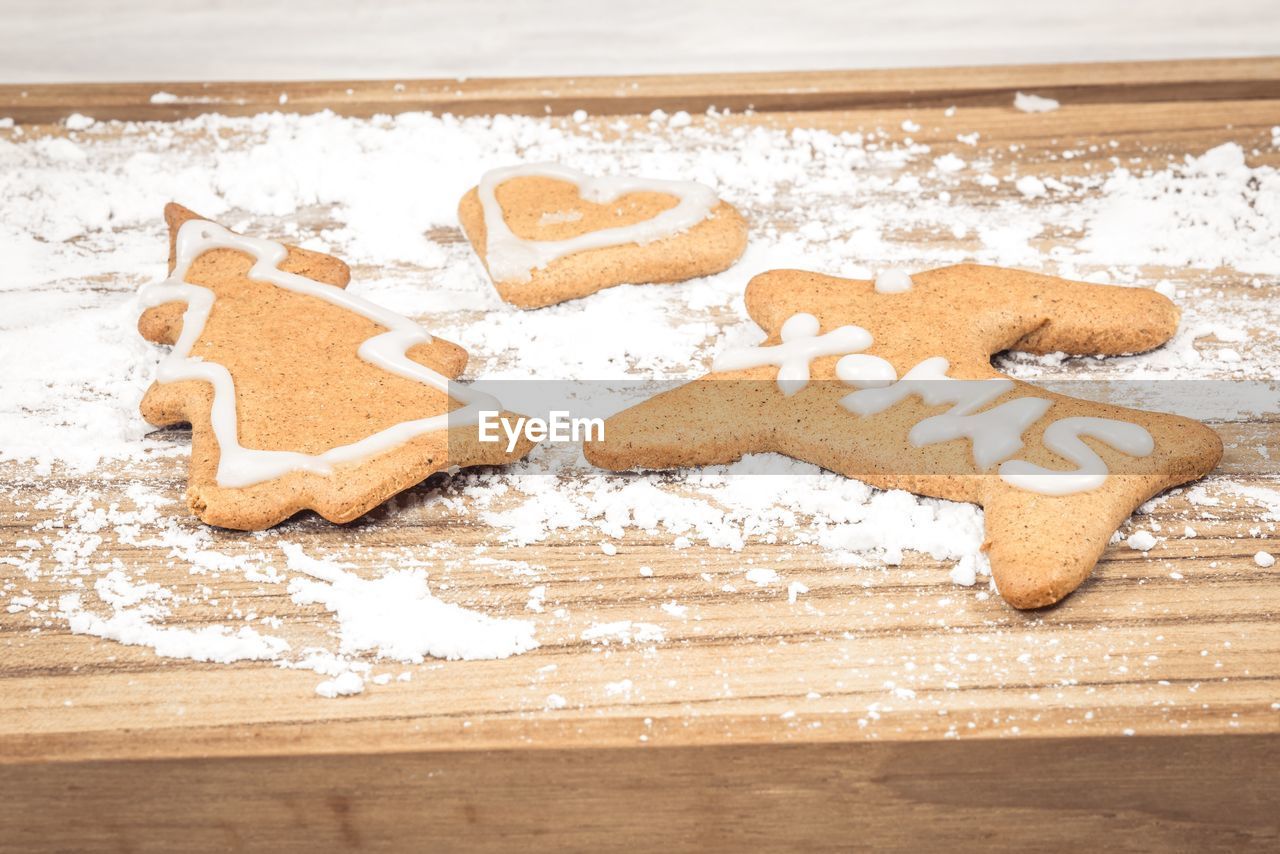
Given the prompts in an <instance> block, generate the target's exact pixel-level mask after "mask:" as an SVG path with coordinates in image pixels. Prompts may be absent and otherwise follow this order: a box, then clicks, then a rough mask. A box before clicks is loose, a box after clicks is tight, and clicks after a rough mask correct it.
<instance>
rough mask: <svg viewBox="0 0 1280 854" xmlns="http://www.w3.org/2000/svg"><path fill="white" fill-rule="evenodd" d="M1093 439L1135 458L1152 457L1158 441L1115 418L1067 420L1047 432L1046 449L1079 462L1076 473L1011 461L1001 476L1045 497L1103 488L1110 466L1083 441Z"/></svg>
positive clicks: (1054, 423) (1004, 467)
mask: <svg viewBox="0 0 1280 854" xmlns="http://www.w3.org/2000/svg"><path fill="white" fill-rule="evenodd" d="M1081 436H1091V437H1093V438H1094V439H1099V440H1101V441H1103V442H1106V443H1107V444H1108V445H1110V446H1111V447H1113V448H1115V449H1116V450H1117V451H1120V452H1121V453H1123V454H1128V455H1129V456H1131V457H1145V456H1149V455H1150V454H1151V452H1152V451H1154V450H1155V440H1154V439H1152V438H1151V434H1150V433H1148V432H1147V430H1146V429H1145V428H1143V427H1141V426H1139V425H1137V424H1131V423H1129V422H1128V421H1117V420H1115V419H1114V418H1088V417H1079V418H1063V419H1061V420H1059V421H1055V422H1053V423H1052V424H1050V425H1049V426H1048V428H1047V429H1046V430H1045V431H1044V446H1045V447H1046V448H1048V449H1049V450H1051V451H1053V452H1054V453H1055V454H1058V455H1060V456H1063V457H1066V458H1067V459H1069V460H1071V462H1073V463H1075V464H1076V466H1077V468H1076V469H1075V471H1055V470H1054V469H1047V468H1045V467H1043V466H1038V465H1034V464H1033V463H1029V462H1026V461H1025V460H1009V461H1008V462H1006V463H1003V464H1002V465H1001V466H1000V477H1001V478H1003V479H1004V480H1005V482H1007V483H1010V484H1013V485H1014V486H1016V487H1018V488H1019V489H1027V490H1030V491H1032V492H1039V493H1042V494H1044V495H1070V494H1071V493H1073V492H1084V491H1085V490H1089V489H1096V488H1097V487H1099V486H1101V485H1102V484H1103V482H1104V481H1105V480H1106V479H1107V475H1108V474H1109V472H1108V470H1107V464H1106V463H1105V462H1103V461H1102V457H1100V456H1098V455H1097V454H1096V453H1095V452H1094V450H1093V449H1092V448H1090V447H1089V446H1088V445H1086V444H1085V443H1084V442H1082V441H1080V437H1081Z"/></svg>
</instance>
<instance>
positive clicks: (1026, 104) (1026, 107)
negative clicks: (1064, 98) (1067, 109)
mask: <svg viewBox="0 0 1280 854" xmlns="http://www.w3.org/2000/svg"><path fill="white" fill-rule="evenodd" d="M1013 106H1014V109H1018V110H1021V111H1022V112H1024V113H1048V112H1052V111H1053V110H1056V109H1058V107H1059V106H1061V105H1060V104H1059V103H1058V102H1057V101H1055V100H1054V99H1053V98H1045V97H1042V96H1040V95H1028V94H1027V93H1025V92H1019V93H1018V94H1016V95H1014V96H1013Z"/></svg>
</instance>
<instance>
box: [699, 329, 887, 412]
mask: <svg viewBox="0 0 1280 854" xmlns="http://www.w3.org/2000/svg"><path fill="white" fill-rule="evenodd" d="M819 328H820V327H819V325H818V318H816V317H814V316H813V315H812V314H804V313H802V314H793V315H791V317H790V318H788V319H787V322H786V323H784V324H782V330H781V335H782V343H781V344H774V345H772V346H769V347H743V348H741V349H738V350H729V351H727V352H724V353H721V354H720V355H719V356H717V357H716V359H715V361H714V362H713V363H712V365H711V369H712V370H713V371H742V370H746V369H747V368H759V367H761V366H763V365H777V366H778V388H779V389H781V390H782V393H783V394H784V395H786V396H787V397H790V396H791V395H793V394H795V393H796V392H798V391H800V390H801V389H802V388H804V387H805V386H807V385H808V384H809V363H810V362H812V361H813V360H814V359H818V358H821V357H822V356H837V355H840V354H842V353H854V352H857V351H858V350H865V349H867V348H868V347H870V346H871V333H869V332H867V330H865V329H863V328H862V327H861V326H841V327H840V328H839V329H833V330H832V331H830V332H828V333H826V334H825V335H819V334H818V329H819ZM846 358H848V357H847V356H846ZM863 358H864V359H868V360H869V359H874V358H875V357H873V356H865V357H863ZM841 361H843V360H841ZM877 361H878V362H884V365H886V366H888V369H889V373H890V376H892V372H893V366H892V365H889V363H888V362H885V361H884V360H883V359H879V360H877ZM859 364H864V365H865V364H869V363H859ZM876 370H877V371H878V373H877V376H883V367H882V366H877V369H876ZM891 381H892V379H891Z"/></svg>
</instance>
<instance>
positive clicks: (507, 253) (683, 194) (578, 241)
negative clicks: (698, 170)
mask: <svg viewBox="0 0 1280 854" xmlns="http://www.w3.org/2000/svg"><path fill="white" fill-rule="evenodd" d="M532 177H541V178H551V179H553V180H557V181H565V182H567V183H570V184H573V185H574V186H576V187H577V188H578V194H579V195H580V196H581V197H582V198H583V199H584V200H586V201H588V202H592V203H594V204H608V203H609V202H612V201H616V200H617V199H619V198H621V197H622V196H625V195H627V194H629V193H644V192H649V193H663V194H665V195H670V196H675V197H676V198H677V199H679V203H678V204H677V205H676V206H675V207H673V208H668V209H667V210H665V211H663V212H662V213H660V214H658V215H657V216H654V217H651V218H649V219H647V220H644V221H643V222H637V223H632V224H631V225H623V226H616V227H614V228H602V229H600V230H598V231H589V232H587V233H586V234H580V235H578V236H577V237H570V238H566V239H563V240H526V239H524V238H522V237H517V236H516V234H515V233H514V232H513V231H511V228H510V227H509V226H508V225H507V221H506V218H505V217H504V216H503V214H502V207H501V205H499V204H498V199H497V195H496V193H497V189H498V187H500V186H501V185H502V184H505V183H506V182H507V181H510V180H512V179H514V178H532ZM478 195H479V197H480V206H481V209H482V210H483V212H484V224H485V264H486V266H487V267H488V268H489V275H490V276H491V277H492V278H493V280H494V281H495V282H528V281H530V280H531V279H532V278H533V276H532V271H533V270H535V269H542V268H544V267H546V266H547V265H548V264H550V263H551V262H553V261H556V260H558V259H560V258H563V257H565V256H567V255H573V254H575V253H577V252H583V251H586V250H589V249H604V248H607V247H611V246H622V245H625V244H627V243H639V244H645V243H653V242H655V241H658V240H662V239H664V238H667V237H671V236H672V235H675V234H679V233H681V232H683V231H688V230H689V229H690V228H693V227H694V226H695V225H697V224H698V223H700V222H702V221H703V220H705V219H706V218H707V217H708V216H710V215H711V211H712V209H713V208H714V207H715V206H716V205H717V204H718V203H719V201H720V198H719V196H717V195H716V192H715V190H713V189H711V188H710V187H708V186H707V185H705V184H699V183H698V182H696V181H668V180H662V179H658V178H639V177H634V176H630V175H606V176H600V177H593V176H591V175H588V174H586V173H585V172H580V171H578V170H577V169H574V168H572V167H569V166H564V165H561V164H559V163H549V162H548V163H529V164H521V165H519V166H507V167H503V168H500V169H491V170H490V171H488V172H486V173H485V174H484V176H483V177H482V178H481V179H480V185H479V187H478Z"/></svg>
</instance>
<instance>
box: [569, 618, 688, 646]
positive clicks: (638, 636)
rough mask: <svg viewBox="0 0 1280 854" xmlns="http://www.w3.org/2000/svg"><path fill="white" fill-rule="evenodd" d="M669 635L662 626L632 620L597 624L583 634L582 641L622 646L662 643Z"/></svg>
mask: <svg viewBox="0 0 1280 854" xmlns="http://www.w3.org/2000/svg"><path fill="white" fill-rule="evenodd" d="M666 636H667V633H666V631H665V630H664V629H663V628H662V626H658V625H655V624H653V623H637V622H632V621H631V620H618V621H616V622H612V623H597V624H595V625H593V626H591V627H590V628H588V629H587V630H586V631H584V632H583V633H582V639H583V640H584V641H589V642H590V643H599V644H609V643H611V642H616V643H620V644H624V645H625V644H631V643H641V644H647V643H661V642H662V641H663V640H665V639H666Z"/></svg>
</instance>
